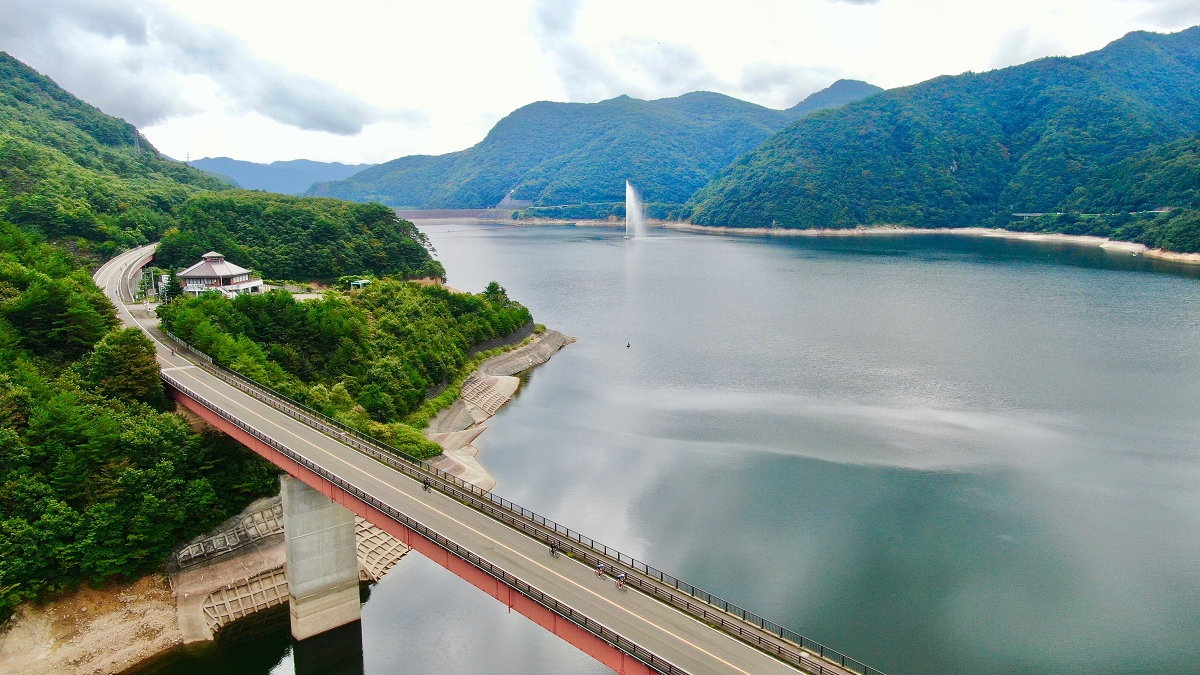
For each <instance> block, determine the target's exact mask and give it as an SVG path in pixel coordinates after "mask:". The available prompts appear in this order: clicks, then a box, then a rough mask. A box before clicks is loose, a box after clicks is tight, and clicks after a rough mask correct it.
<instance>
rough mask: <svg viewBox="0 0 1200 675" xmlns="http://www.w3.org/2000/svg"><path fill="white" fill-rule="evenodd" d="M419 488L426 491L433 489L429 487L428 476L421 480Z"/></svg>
mask: <svg viewBox="0 0 1200 675" xmlns="http://www.w3.org/2000/svg"><path fill="white" fill-rule="evenodd" d="M421 489H422V490H424V491H426V492H433V489H432V488H430V487H429V479H428V478H426V479H425V480H424V481H422V483H421Z"/></svg>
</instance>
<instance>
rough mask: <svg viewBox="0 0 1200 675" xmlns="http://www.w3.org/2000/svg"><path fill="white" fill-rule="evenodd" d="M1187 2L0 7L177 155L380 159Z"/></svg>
mask: <svg viewBox="0 0 1200 675" xmlns="http://www.w3.org/2000/svg"><path fill="white" fill-rule="evenodd" d="M167 7H169V9H167ZM1198 7H1200V1H1198V0H1187V1H1180V0H978V1H977V2H969V3H964V2H961V0H886V2H883V1H881V2H877V3H873V4H865V5H864V4H856V3H852V2H851V3H848V2H844V1H837V0H740V2H738V3H736V4H732V3H721V2H715V1H713V0H700V1H699V2H697V1H696V0H654V2H645V0H603V1H601V0H563V1H562V2H549V1H547V0H455V2H453V3H430V2H427V1H426V0H357V1H356V2H352V3H330V2H329V1H328V0H254V1H253V2H247V1H246V0H112V1H111V2H102V1H101V0H42V1H40V2H38V1H36V0H0V49H3V50H6V51H8V52H9V53H11V54H12V55H13V56H16V57H17V58H20V59H22V60H23V61H26V62H27V63H29V64H30V65H32V66H34V67H35V68H37V69H38V70H40V71H42V72H44V73H46V74H47V75H49V76H50V77H52V78H54V79H55V80H56V81H58V82H59V83H60V84H62V85H63V86H64V87H65V88H67V89H68V90H70V91H72V92H73V93H76V94H77V95H79V96H80V97H81V98H83V99H85V100H87V101H88V102H89V103H93V104H95V105H98V106H100V107H101V108H102V109H104V110H105V111H107V112H110V113H113V114H118V115H121V116H123V117H126V118H127V119H129V120H131V121H133V122H135V123H137V124H139V125H141V126H142V128H143V131H144V132H145V133H146V134H147V136H148V137H149V138H150V140H151V141H152V142H154V143H155V145H156V146H158V147H159V148H160V149H162V150H163V151H164V152H166V153H168V154H170V155H172V156H179V157H183V156H184V155H185V154H187V153H189V152H190V153H191V156H193V157H198V156H202V155H205V154H208V155H216V154H223V155H229V156H233V157H237V158H239V159H250V160H253V161H272V160H276V159H294V158H297V157H308V158H312V159H320V160H337V161H343V162H364V161H371V162H377V161H381V160H386V159H389V158H393V157H399V156H401V155H405V154H412V153H442V152H448V151H452V150H459V149H462V148H465V147H467V146H470V145H472V144H473V143H476V142H478V141H479V140H480V139H482V138H483V136H484V135H485V134H486V133H487V131H488V130H489V129H490V128H491V126H492V124H493V123H494V121H495V120H496V119H498V118H499V117H502V116H504V115H507V114H508V113H510V112H511V111H512V110H514V109H516V108H518V107H520V106H522V105H525V104H527V103H530V102H533V101H537V100H559V101H561V100H572V101H597V100H600V99H604V98H611V97H612V96H616V95H619V94H629V95H631V96H637V97H640V98H659V97H663V96H674V95H678V94H682V93H685V92H687V91H691V90H694V89H709V90H715V91H719V92H722V93H725V94H729V95H731V96H736V97H738V98H743V99H746V100H750V101H753V102H755V103H759V104H762V105H768V106H771V107H775V108H782V107H787V106H790V105H792V104H794V103H795V102H796V101H798V100H799V99H801V98H803V97H804V96H805V95H807V94H808V93H811V92H812V91H815V90H817V89H819V88H821V87H823V86H826V85H828V84H829V83H831V82H832V81H833V80H835V79H837V78H839V77H849V78H854V79H862V80H867V81H868V82H872V83H874V84H877V85H880V86H883V87H896V86H903V85H907V84H912V83H915V82H919V81H922V80H926V79H929V78H931V77H935V76H937V75H942V74H954V73H961V72H963V71H966V70H975V71H979V70H986V69H988V68H991V67H996V66H998V65H1008V64H1010V63H1016V62H1018V61H1022V60H1027V59H1030V58H1036V57H1039V56H1043V55H1046V54H1052V53H1053V54H1065V55H1074V54H1080V53H1083V52H1085V51H1090V50H1093V49H1099V48H1100V47H1103V46H1104V45H1105V44H1106V43H1107V42H1110V41H1112V40H1115V39H1117V38H1119V37H1121V36H1122V35H1124V34H1125V33H1127V32H1129V31H1131V30H1162V29H1164V28H1167V29H1172V30H1174V29H1178V28H1180V27H1182V26H1183V25H1186V24H1187V23H1189V22H1195V21H1200V16H1197V12H1198V11H1200V9H1198ZM413 108H420V109H421V110H423V111H426V112H427V114H428V120H429V123H428V124H427V125H424V126H420V125H414V124H413V123H414V121H419V119H420V115H419V114H415V113H412V112H411V110H412V109H413ZM387 110H401V111H405V110H407V111H410V112H409V113H404V112H401V113H398V114H395V115H389V114H388V113H386V112H385V111H387ZM389 117H391V118H394V119H389ZM148 124H149V125H150V126H148V127H147V126H146V125H148ZM306 129H309V130H306ZM357 129H362V132H361V133H355V131H356V130H357ZM345 134H355V135H345Z"/></svg>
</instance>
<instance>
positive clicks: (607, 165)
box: [309, 80, 880, 208]
mask: <svg viewBox="0 0 1200 675" xmlns="http://www.w3.org/2000/svg"><path fill="white" fill-rule="evenodd" d="M877 91H880V89H879V88H878V87H875V86H873V85H870V84H867V83H865V82H855V81H848V80H842V81H838V82H837V83H835V84H834V85H833V86H831V87H829V88H828V89H826V90H823V91H821V92H817V93H816V94H813V95H812V96H810V97H809V98H808V99H805V101H802V102H801V103H799V104H797V105H796V106H795V107H794V108H792V109H789V110H772V109H770V108H764V107H762V106H758V105H754V104H753V103H747V102H745V101H740V100H738V99H735V98H731V97H729V96H724V95H722V94H714V93H711V92H694V93H691V94H685V95H683V96H679V97H676V98H665V99H659V100H656V101H643V100H640V99H634V98H630V97H628V96H620V97H617V98H614V99H610V100H607V101H601V102H599V103H552V102H549V101H541V102H538V103H532V104H530V105H527V106H525V107H523V108H519V109H518V110H515V111H513V112H512V113H511V114H509V115H508V116H507V117H505V118H504V119H502V120H500V121H499V122H498V123H496V126H495V127H493V128H492V130H491V131H490V132H489V133H488V135H487V137H486V138H484V139H483V140H482V141H481V142H480V143H479V144H478V145H475V146H474V147H471V148H468V149H467V150H463V151H461V152H454V153H450V154H446V155H437V156H428V155H413V156H409V157H401V158H400V159H396V160H393V161H391V162H387V163H385V164H380V165H379V166H375V167H372V168H370V169H367V170H365V171H362V172H360V173H358V174H355V175H354V176H352V177H350V178H348V179H346V180H342V181H337V182H332V183H320V184H317V185H314V186H313V188H312V189H311V190H310V191H309V194H316V195H327V196H331V197H341V198H344V199H354V200H360V201H365V200H377V201H380V202H383V203H384V204H388V205H389V206H394V207H409V208H486V207H489V206H494V205H496V204H498V203H499V202H500V201H501V200H503V199H505V198H509V199H511V200H519V201H523V202H531V203H532V204H530V205H532V206H538V207H545V206H563V205H578V204H580V203H584V204H591V203H604V204H611V203H614V202H622V203H623V202H624V201H625V181H626V179H628V180H630V181H632V182H633V184H634V185H636V186H637V187H638V189H639V190H641V191H642V195H643V197H644V198H645V199H646V200H647V201H651V202H664V203H670V204H681V203H683V202H684V201H686V200H687V198H688V197H690V196H691V195H692V193H693V192H695V191H696V189H697V188H699V187H701V186H702V185H704V184H705V183H707V182H708V181H709V180H710V179H711V178H712V177H713V176H715V175H716V174H717V172H718V171H720V170H721V169H722V168H724V167H725V166H726V165H728V164H729V162H731V161H733V159H734V158H735V157H737V156H738V155H740V154H742V153H744V152H746V151H748V150H750V149H752V148H754V147H755V146H757V145H758V144H759V143H761V142H762V141H764V140H766V139H767V137H769V136H770V135H771V134H773V133H775V132H776V131H778V130H779V129H782V128H783V127H785V126H787V125H788V124H790V123H791V122H792V121H794V120H796V119H797V118H798V117H800V116H803V115H806V114H808V113H811V112H814V111H815V110H818V109H822V108H827V107H835V106H838V105H842V104H844V103H846V102H848V101H851V100H857V99H859V98H862V97H864V96H869V95H871V94H873V93H875V92H877Z"/></svg>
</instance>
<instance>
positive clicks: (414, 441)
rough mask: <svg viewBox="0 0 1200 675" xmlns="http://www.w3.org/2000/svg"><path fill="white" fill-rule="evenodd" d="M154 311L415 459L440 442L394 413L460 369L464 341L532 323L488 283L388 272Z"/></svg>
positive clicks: (245, 371) (256, 375)
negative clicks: (345, 289)
mask: <svg viewBox="0 0 1200 675" xmlns="http://www.w3.org/2000/svg"><path fill="white" fill-rule="evenodd" d="M159 315H160V316H162V322H163V327H164V328H165V329H167V330H169V331H171V332H172V333H174V334H176V335H178V336H180V337H181V338H183V339H184V340H185V341H187V342H189V343H191V344H192V345H194V346H196V347H197V348H199V349H201V350H203V351H204V352H206V353H208V354H211V355H212V356H213V358H214V359H216V360H217V361H218V362H220V363H222V364H224V365H226V366H228V367H229V368H231V369H233V370H235V371H237V372H239V373H241V374H242V375H245V376H246V377H249V378H251V379H254V380H256V381H258V382H261V383H263V384H266V385H268V386H271V387H273V388H275V389H277V390H279V391H282V392H284V393H286V394H288V395H290V396H292V397H293V398H296V399H298V400H300V401H302V402H304V403H306V404H308V405H310V406H312V407H314V408H316V409H318V410H320V411H321V412H323V413H325V414H326V415H328V416H330V417H333V418H335V419H338V420H340V421H341V422H343V423H344V424H348V425H350V426H353V427H355V428H358V429H360V430H362V431H365V432H367V433H370V434H373V435H374V436H376V437H377V438H381V439H383V440H385V441H388V442H389V443H391V444H392V445H393V446H395V447H397V448H400V449H402V450H404V451H406V452H408V453H409V454H410V455H413V456H416V457H430V456H433V455H437V454H439V453H440V452H441V448H440V447H439V446H438V445H437V444H435V443H432V442H430V441H428V440H426V439H425V438H424V436H423V435H422V434H421V433H420V432H419V431H417V430H416V429H415V428H413V427H412V426H409V425H407V424H404V423H403V422H404V420H406V418H408V417H409V416H410V415H412V414H413V413H416V412H418V411H419V410H420V409H421V408H422V406H423V405H424V404H425V400H426V395H427V394H428V393H429V392H430V390H431V389H434V388H435V387H439V386H443V385H449V384H450V383H451V382H453V381H455V380H457V379H461V377H462V376H463V375H465V374H466V370H469V368H468V367H467V365H468V355H469V353H470V351H471V347H473V346H474V345H477V344H479V343H481V342H485V341H487V340H490V339H492V338H496V337H503V336H506V335H509V334H511V333H512V332H513V331H515V330H516V329H518V328H520V327H521V326H524V325H525V324H527V323H529V322H530V321H532V317H531V316H530V314H529V310H528V309H526V308H525V307H523V306H521V305H520V304H518V303H515V302H513V301H511V300H509V298H508V296H507V294H505V292H504V289H503V288H500V286H499V285H498V284H495V283H493V284H492V285H491V286H489V287H488V290H487V291H485V292H484V293H482V294H479V295H470V294H465V293H452V292H450V291H448V290H446V289H445V288H442V287H440V286H419V285H417V284H414V283H403V282H399V281H392V280H383V281H376V282H375V283H372V284H371V285H369V286H367V287H366V288H365V289H364V290H362V291H359V292H356V293H353V294H349V295H344V296H343V295H337V294H332V293H331V294H328V295H327V296H326V297H325V298H324V299H322V300H320V301H309V302H297V301H296V300H294V299H293V298H292V296H291V295H290V294H288V293H284V292H282V291H273V292H270V293H266V294H263V295H241V296H238V297H237V298H234V299H233V300H228V299H226V298H224V297H222V296H220V295H218V294H209V295H204V296H202V297H199V298H180V299H178V300H176V301H174V302H172V303H171V304H170V305H168V306H166V307H162V308H160V309H159ZM410 421H413V420H410ZM424 421H425V420H424V419H422V420H419V421H417V424H418V426H424V425H423V424H421V422H424Z"/></svg>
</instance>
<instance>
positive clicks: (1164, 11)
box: [1142, 0, 1200, 29]
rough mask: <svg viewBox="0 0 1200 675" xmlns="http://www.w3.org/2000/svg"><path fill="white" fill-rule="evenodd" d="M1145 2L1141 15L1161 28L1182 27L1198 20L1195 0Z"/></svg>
mask: <svg viewBox="0 0 1200 675" xmlns="http://www.w3.org/2000/svg"><path fill="white" fill-rule="evenodd" d="M1146 4H1148V5H1149V7H1148V8H1147V9H1146V11H1145V13H1144V14H1143V15H1142V16H1143V17H1144V18H1146V19H1148V20H1149V21H1151V22H1152V23H1153V24H1154V25H1156V26H1159V27H1161V28H1168V29H1170V28H1183V27H1185V26H1191V25H1193V24H1195V23H1196V22H1198V21H1200V2H1197V0H1148V1H1147V2H1146Z"/></svg>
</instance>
